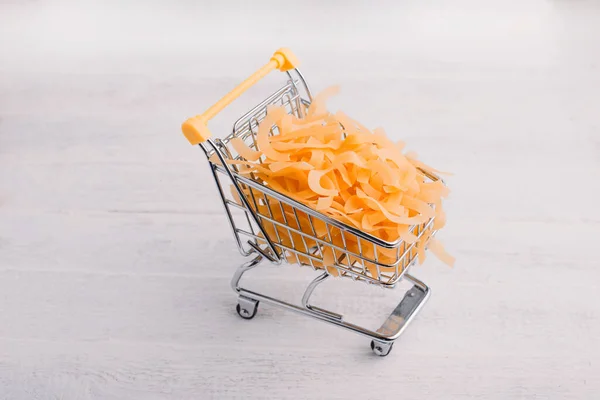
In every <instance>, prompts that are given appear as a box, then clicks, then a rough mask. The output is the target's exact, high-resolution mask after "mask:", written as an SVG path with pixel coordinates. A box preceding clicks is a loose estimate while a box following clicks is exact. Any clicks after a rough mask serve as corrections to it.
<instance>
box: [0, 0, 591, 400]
mask: <svg viewBox="0 0 600 400" xmlns="http://www.w3.org/2000/svg"><path fill="white" fill-rule="evenodd" d="M172 3H173V4H167V2H164V3H162V5H160V4H157V3H152V4H147V5H145V3H143V2H139V3H137V4H136V3H134V2H129V3H124V4H123V5H121V6H119V5H118V4H117V3H114V4H112V3H103V5H99V4H96V5H94V4H87V3H82V2H78V3H73V4H65V3H54V2H47V3H44V2H41V3H40V2H3V3H1V5H0V398H2V399H144V400H153V399H209V398H216V399H226V398H244V399H246V398H256V399H265V398H272V399H303V398H331V399H350V398H361V399H363V398H364V399H367V398H369V399H370V398H372V399H388V398H389V399H399V398H400V399H418V398H425V399H502V400H505V399H594V398H597V396H598V392H599V391H600V347H599V346H598V339H599V338H600V305H599V301H600V299H599V297H598V292H599V289H600V286H599V285H600V284H599V282H600V262H599V259H598V240H599V239H600V207H598V204H599V203H598V201H599V198H600V122H599V114H598V112H599V109H600V69H599V68H600V52H599V51H598V49H600V7H598V3H597V2H594V1H576V2H575V1H573V2H568V1H548V2H544V1H531V2H493V3H496V4H495V5H494V6H493V7H492V5H491V4H492V3H486V4H488V5H487V6H484V5H482V4H481V2H475V1H459V2H441V1H434V2H426V3H425V2H415V5H404V6H398V5H392V4H388V5H383V4H382V5H380V6H375V5H370V6H366V5H361V4H360V3H359V2H347V3H344V4H342V3H338V2H331V3H325V4H324V3H322V2H317V1H309V2H305V3H302V4H303V7H302V8H300V9H297V10H294V8H297V6H296V4H295V3H285V2H274V1H273V2H260V3H256V4H254V5H253V6H252V8H249V7H250V6H248V5H246V4H245V3H242V2H239V3H238V2H234V3H228V4H229V5H228V6H218V5H216V4H215V2H211V3H206V4H202V3H198V4H194V3H192V2H179V3H175V2H172ZM125 4H127V5H125ZM281 45H288V46H290V47H292V48H293V49H294V50H295V52H296V53H297V55H298V56H299V57H300V59H301V61H302V63H303V72H304V73H305V75H306V76H307V78H308V80H309V82H310V83H311V84H312V86H313V88H314V89H315V90H317V91H318V90H320V89H323V88H325V87H326V86H327V85H329V84H334V83H338V84H341V86H342V89H343V90H342V93H341V95H340V96H339V99H337V100H336V102H335V104H334V106H336V107H340V108H343V109H344V110H346V111H347V112H348V113H349V114H351V115H353V116H354V117H356V118H357V119H359V120H361V121H364V122H365V123H366V124H368V125H369V126H372V127H375V126H378V125H381V126H383V127H384V128H386V130H387V131H388V132H390V134H391V135H393V136H394V137H395V138H402V139H404V140H406V141H407V142H408V144H409V147H410V148H411V149H413V150H416V151H417V152H418V153H419V154H420V155H421V157H422V158H423V159H424V160H425V161H428V162H430V163H433V164H435V165H436V166H438V167H439V168H441V169H443V170H448V171H452V172H454V174H455V175H454V176H452V177H450V178H449V179H448V183H449V184H450V186H451V188H452V189H453V193H452V196H451V199H450V201H449V202H448V216H449V221H450V222H449V224H448V226H447V229H445V231H444V232H442V233H441V234H440V238H441V239H442V240H443V241H444V243H445V244H446V246H447V248H448V249H449V250H450V251H451V252H452V253H453V254H454V255H455V256H456V257H457V259H458V262H457V265H456V267H455V268H454V269H449V268H447V267H445V266H444V265H442V264H441V263H439V262H438V261H436V260H435V259H433V258H429V259H428V261H427V263H426V264H425V265H424V266H421V267H417V268H415V269H414V271H413V272H414V274H415V275H416V276H418V277H420V278H422V279H423V280H424V281H426V282H427V283H428V284H429V285H430V286H431V287H432V290H433V295H432V298H431V300H430V302H429V303H428V304H427V306H426V307H425V308H424V310H423V312H422V313H421V314H420V315H419V316H418V318H417V319H416V321H415V323H414V324H413V325H412V326H411V327H410V328H409V329H408V330H407V332H406V334H405V335H404V336H402V338H401V340H400V341H399V342H398V343H396V346H395V348H394V351H393V352H392V354H391V355H390V356H389V357H387V358H383V359H380V358H377V357H375V356H373V355H372V353H371V351H370V349H369V347H368V345H369V343H368V340H365V339H364V338H362V337H359V336H355V335H353V334H351V333H347V332H344V331H341V330H340V329H336V328H335V327H331V326H328V325H325V324H322V323H319V322H316V321H313V320H308V319H306V318H304V317H301V316H298V315H295V314H292V313H289V312H285V311H283V310H281V309H278V308H272V307H268V306H266V305H265V306H262V305H261V308H260V310H259V314H258V316H257V317H256V318H255V319H254V320H252V321H245V320H241V319H240V318H239V317H238V316H237V315H236V313H235V311H234V306H235V304H236V298H235V296H234V294H233V292H231V290H230V288H229V279H230V277H231V275H232V274H233V272H234V270H235V268H236V267H237V265H239V264H240V263H241V262H243V259H242V258H241V257H240V256H239V254H238V253H237V252H236V250H235V248H234V242H233V240H232V238H231V237H230V232H229V228H228V226H227V225H226V221H225V217H224V215H223V211H222V208H221V205H220V204H219V202H218V199H217V195H216V193H215V188H214V185H213V183H212V182H211V181H210V176H209V175H208V169H207V167H206V163H205V160H204V159H203V155H202V154H201V152H200V151H199V150H198V149H196V148H192V147H191V146H189V145H188V144H187V143H186V141H185V140H184V138H183V136H182V135H181V133H180V132H179V125H180V123H181V122H182V121H183V120H184V119H185V118H187V117H188V116H190V115H194V114H197V113H200V112H201V111H203V110H204V109H205V108H206V107H208V106H209V105H210V104H212V102H214V101H216V100H217V99H218V97H220V96H221V95H222V94H224V93H225V92H226V91H228V90H229V89H231V88H232V87H233V86H234V85H235V84H236V83H237V82H239V81H241V80H242V79H243V78H245V77H246V76H247V75H248V74H249V73H251V72H252V71H253V70H254V69H255V68H257V67H258V66H260V65H262V64H263V63H264V62H265V61H266V60H267V58H268V57H269V56H270V54H271V52H272V51H273V50H274V49H275V48H277V47H279V46H281ZM273 79H274V81H275V82H278V79H277V77H275V78H273ZM265 85H267V89H266V90H265V88H256V89H255V90H252V91H251V92H249V93H248V96H246V97H245V98H243V99H240V101H239V103H236V105H235V106H233V107H232V109H230V110H228V111H227V112H225V113H224V115H223V116H222V117H219V118H218V119H216V120H215V121H214V123H213V124H212V128H213V131H214V132H216V133H217V134H218V135H222V134H224V133H225V132H227V131H228V130H229V129H230V126H231V123H232V121H233V120H234V118H235V117H236V116H237V115H239V114H240V113H241V112H242V111H244V110H245V109H248V108H250V107H251V106H252V105H254V104H256V102H257V101H258V100H260V99H261V98H262V97H265V96H266V94H267V93H268V85H269V83H265ZM312 276H313V273H312V272H311V271H308V270H305V269H299V268H296V267H289V266H288V267H283V268H281V269H279V270H278V269H274V268H265V269H264V271H262V272H260V271H257V272H256V275H255V276H254V277H253V278H250V279H249V280H248V285H249V286H252V287H255V288H259V289H264V290H265V291H267V292H268V293H271V294H273V295H276V296H281V297H284V298H288V299H290V300H295V299H298V298H299V296H300V295H301V293H302V290H303V287H304V285H305V284H306V283H307V282H308V281H309V280H310V279H311V277H312ZM261 278H262V279H261ZM400 297H401V293H400V292H399V291H383V290H379V289H373V288H369V287H366V285H360V284H356V283H353V282H342V281H335V282H328V283H326V284H324V285H323V287H322V288H319V291H318V292H317V293H316V294H315V301H317V302H319V303H320V304H322V305H324V306H327V307H332V308H336V309H338V310H341V311H342V312H343V313H344V314H347V315H348V316H349V318H351V317H355V318H356V320H357V321H359V322H360V321H364V322H366V323H369V322H370V323H371V324H372V326H374V327H376V326H377V322H379V321H381V320H382V318H384V317H385V315H386V313H387V312H389V311H390V310H391V308H393V307H394V305H395V304H396V303H397V301H398V300H399V299H400Z"/></svg>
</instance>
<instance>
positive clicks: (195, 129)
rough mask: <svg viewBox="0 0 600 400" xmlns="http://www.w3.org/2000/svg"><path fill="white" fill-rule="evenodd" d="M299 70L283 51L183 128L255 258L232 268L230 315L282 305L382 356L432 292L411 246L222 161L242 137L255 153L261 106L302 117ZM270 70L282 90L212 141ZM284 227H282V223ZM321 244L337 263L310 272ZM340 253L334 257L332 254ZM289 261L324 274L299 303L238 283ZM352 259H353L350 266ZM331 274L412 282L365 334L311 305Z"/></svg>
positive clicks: (305, 99) (243, 249)
mask: <svg viewBox="0 0 600 400" xmlns="http://www.w3.org/2000/svg"><path fill="white" fill-rule="evenodd" d="M297 64H298V62H297V60H296V58H295V57H294V55H293V54H292V53H291V52H290V51H289V50H287V49H280V50H278V51H277V52H275V54H274V55H273V57H272V58H271V60H270V61H269V63H267V64H266V65H265V66H263V67H262V68H261V69H259V70H258V71H257V72H256V73H255V74H253V75H252V76H250V77H249V78H248V79H246V80H245V81H244V82H243V83H242V84H241V85H240V86H238V87H237V88H235V89H234V90H233V91H232V92H230V93H229V94H227V95H226V96H225V97H223V98H222V99H221V100H220V101H219V102H217V103H216V104H215V105H213V106H212V107H211V108H209V109H208V110H207V111H206V112H205V113H204V114H202V115H199V116H196V117H193V118H190V119H188V120H187V121H186V122H184V124H183V126H182V130H183V132H184V134H185V136H186V137H187V139H188V140H189V141H190V143H192V144H194V145H199V146H200V147H201V148H202V150H203V151H204V153H205V155H206V158H207V160H208V163H209V166H210V170H211V172H212V175H213V178H214V181H215V183H216V186H217V189H218V192H219V195H220V197H221V200H222V202H223V205H224V208H225V213H226V215H227V217H228V220H229V223H230V226H231V229H232V232H233V234H234V238H235V240H236V243H237V246H238V249H239V251H240V253H241V254H242V255H243V256H245V257H253V259H252V260H250V261H248V262H246V263H244V264H242V265H241V266H240V267H239V268H238V269H237V271H236V272H235V274H234V276H233V278H232V280H231V287H232V289H233V290H234V291H235V292H236V293H237V294H238V304H237V306H236V310H237V312H238V314H239V315H240V316H241V317H242V318H245V319H251V318H253V317H254V316H255V315H256V312H257V309H258V305H259V302H261V301H262V302H264V303H268V304H272V305H276V306H280V307H283V308H285V309H288V310H291V311H295V312H297V313H300V314H303V315H305V316H309V317H312V318H315V319H317V320H320V321H323V322H328V323H330V324H333V325H337V326H339V327H342V328H345V329H347V330H350V331H353V332H356V333H358V334H361V335H363V336H366V337H368V338H370V339H371V349H372V350H373V352H374V353H375V354H377V355H379V356H386V355H388V354H389V352H390V351H391V349H392V345H393V343H394V341H395V340H396V339H398V337H399V336H400V335H401V334H402V333H403V332H404V330H405V329H406V327H407V326H408V325H409V324H410V322H412V320H413V319H414V317H415V316H416V315H417V314H418V312H419V311H420V310H421V309H422V307H423V305H424V304H425V302H426V301H427V300H428V298H429V296H430V294H431V290H430V289H429V287H428V286H427V285H426V284H425V283H423V282H422V281H420V280H419V279H417V278H415V277H414V276H413V275H411V274H409V269H410V267H411V266H412V265H413V264H414V263H415V261H416V258H417V257H416V248H415V245H414V244H412V245H409V244H407V243H403V241H402V240H400V239H399V240H397V241H394V242H388V241H385V240H382V239H379V238H377V237H373V236H372V235H369V234H367V233H365V232H362V231H360V230H358V229H356V228H354V227H351V226H349V225H346V224H344V223H342V222H340V221H337V220H335V219H333V218H330V217H329V216H327V215H324V214H322V213H319V212H318V211H316V210H313V209H311V208H310V207H307V206H306V205H304V204H302V203H299V202H297V201H295V200H294V199H291V198H289V197H287V196H285V195H284V194H282V193H279V192H277V191H275V190H273V189H272V188H270V187H268V186H266V185H264V184H262V183H261V182H259V181H257V180H255V179H253V178H252V176H250V177H249V176H247V175H246V174H241V173H240V171H238V169H237V167H236V166H235V165H230V164H229V163H228V160H231V159H236V158H238V159H239V156H237V157H236V156H235V155H234V154H233V153H232V150H231V149H230V147H229V146H228V144H229V142H230V141H231V140H232V139H233V138H234V137H235V138H242V139H243V140H245V141H248V142H249V145H250V146H251V147H256V141H255V137H253V135H255V132H253V129H256V128H257V127H258V124H259V123H260V121H261V120H262V119H263V118H264V117H265V116H266V108H267V106H269V105H272V104H279V105H282V106H287V107H288V112H290V113H293V114H296V116H298V117H301V116H302V112H303V110H305V107H306V106H308V105H309V104H310V102H311V101H312V94H311V91H310V88H309V86H308V84H307V82H306V80H305V79H304V77H303V75H302V74H301V73H300V71H299V70H298V68H296V65H297ZM275 69H279V70H280V71H282V72H286V74H287V76H288V80H287V82H286V84H285V85H284V86H283V87H282V88H280V89H279V90H277V91H275V92H274V93H273V94H271V95H270V96H269V97H267V98H266V99H265V100H264V101H262V102H261V103H259V104H258V105H257V106H255V107H254V108H252V109H251V110H250V111H248V112H247V113H246V114H244V115H242V116H241V117H240V118H239V119H238V120H237V121H236V122H235V123H234V126H233V130H232V133H231V134H230V135H228V136H227V137H225V138H223V139H212V138H211V133H210V131H209V130H208V127H207V123H208V121H209V120H210V119H211V118H213V117H214V116H215V115H216V114H218V113H219V112H220V111H221V110H222V109H223V108H225V107H226V106H227V105H228V104H230V103H231V102H232V101H233V100H235V99H236V98H237V97H239V96H240V95H241V94H242V93H243V92H245V91H246V90H247V89H248V88H250V87H251V86H252V85H254V84H255V83H257V82H258V81H259V80H260V79H262V78H263V77H265V76H266V75H267V74H268V73H270V72H271V71H273V70H275ZM420 173H422V174H423V175H424V176H425V177H427V178H428V179H430V180H432V181H435V180H438V179H440V178H439V177H437V176H436V175H433V174H431V173H429V172H427V171H423V170H420ZM223 180H224V181H225V182H227V183H229V184H230V185H231V187H232V195H233V199H232V198H231V196H228V195H227V192H226V190H225V188H224V184H223V182H224V181H223ZM249 194H250V195H251V196H249ZM255 194H256V196H255ZM259 195H260V196H262V198H260V197H259ZM257 197H259V198H258V200H259V202H260V201H263V203H266V204H267V206H268V212H269V214H266V213H264V212H263V213H261V212H260V211H259V206H258V203H257V200H256V198H257ZM263 198H264V200H263ZM271 202H275V204H278V205H279V207H281V215H283V217H284V218H286V217H285V215H286V211H287V209H286V208H285V207H290V209H291V210H292V211H293V215H294V216H295V221H296V222H297V229H294V227H293V226H292V225H293V221H290V223H288V224H287V225H284V226H279V225H283V224H281V223H280V221H277V219H276V218H275V217H274V214H273V211H272V209H271V206H270V204H271ZM277 202H278V203H277ZM299 213H304V214H305V215H306V216H308V220H309V221H311V222H310V225H311V226H312V230H313V232H315V228H314V225H313V222H312V221H313V219H312V218H314V219H315V220H316V219H317V218H318V219H319V220H320V221H323V222H324V223H325V226H326V227H327V236H328V238H329V242H328V241H323V240H319V239H317V238H316V236H311V235H310V234H306V232H304V231H302V229H301V222H300V220H299V219H298V214H299ZM304 214H303V215H304ZM285 221H286V222H288V220H287V218H286V219H285ZM433 222H434V219H433V218H431V219H430V220H428V221H427V222H426V223H424V224H422V225H419V226H415V227H413V228H414V230H413V232H414V233H415V234H416V235H417V236H418V237H421V236H422V235H423V234H425V232H429V233H430V234H431V235H432V236H433V235H434V234H435V230H434V229H433V226H434V225H433ZM240 224H244V225H245V227H246V228H245V229H244V228H240ZM266 224H272V225H273V227H274V228H275V230H274V232H275V234H276V237H275V236H274V235H272V234H269V233H268V232H267V229H265V225H266ZM280 229H283V230H284V231H285V230H287V232H288V233H289V235H290V238H292V237H293V235H294V234H295V235H296V237H301V238H302V242H304V249H305V250H304V251H298V247H297V246H293V247H290V246H289V245H288V246H286V245H285V244H284V241H283V240H282V239H281V238H280V235H279V233H278V232H279V230H280ZM334 229H338V230H339V232H341V238H342V240H343V245H340V244H337V245H336V244H334V243H333V240H332V237H333V234H332V230H334ZM411 229H412V228H411ZM298 235H301V236H298ZM346 235H348V236H346ZM349 238H355V239H356V240H358V244H359V248H360V246H361V245H360V244H361V243H363V247H364V246H365V243H366V244H369V245H371V244H372V246H373V249H374V250H373V256H371V257H369V256H367V255H366V251H365V254H363V250H360V254H356V253H350V252H349V250H348V247H347V246H346V240H349ZM305 239H306V240H305ZM307 240H313V241H314V243H315V246H312V247H310V249H309V245H307ZM292 243H293V238H292ZM311 243H312V242H311ZM326 246H331V248H332V249H333V253H334V254H335V255H336V258H335V260H336V262H335V264H334V265H332V266H331V268H330V267H329V266H327V267H321V268H319V267H318V266H316V265H318V264H317V261H318V260H320V261H323V257H322V256H321V258H319V255H320V254H321V255H322V252H323V249H324V248H325V247H326ZM378 247H379V248H381V249H388V250H390V249H392V250H393V249H396V254H397V259H396V262H395V263H392V264H391V265H388V264H382V263H381V262H379V261H378V259H377V253H378V250H377V249H378ZM336 250H337V253H336ZM338 254H340V255H339V256H338ZM294 257H295V260H296V261H297V263H298V264H303V265H310V266H312V267H313V269H315V270H317V269H318V270H321V271H323V272H322V273H321V274H319V275H318V276H317V277H316V278H314V279H313V280H312V282H310V283H309V285H308V286H307V288H306V290H305V291H304V294H303V296H302V299H301V301H300V304H299V305H297V304H291V303H289V302H286V301H283V300H280V299H277V298H274V297H271V296H267V295H265V294H262V293H258V292H255V291H252V290H249V289H247V288H244V287H242V286H241V285H240V281H241V279H242V277H243V276H244V274H245V273H246V272H248V271H250V270H251V269H253V268H255V267H256V266H258V265H260V264H261V262H263V261H268V262H269V263H273V264H282V263H283V262H289V261H290V258H292V260H293V259H294ZM301 260H304V261H301ZM351 260H355V261H352V262H351ZM367 265H368V266H371V269H369V270H367V267H366V266H367ZM332 268H333V269H332ZM386 271H387V272H386ZM333 272H335V275H337V276H342V277H349V278H352V279H353V280H360V281H363V282H366V283H368V284H373V285H377V286H380V287H383V288H394V287H396V286H397V284H398V283H399V282H400V281H402V280H405V281H407V282H409V283H411V284H412V288H410V289H409V290H408V291H407V292H406V293H405V294H404V296H403V298H402V300H401V301H400V303H399V304H398V305H397V306H396V307H395V308H394V310H393V311H392V312H391V314H390V315H389V316H388V317H387V319H386V320H385V321H384V322H383V324H382V325H381V326H380V327H379V328H378V329H376V330H371V329H368V328H365V327H362V326H359V325H355V324H353V323H350V322H347V321H345V320H344V317H343V315H341V314H338V313H336V312H333V311H330V310H327V309H324V308H321V307H318V306H315V305H313V304H311V302H310V298H311V296H312V294H313V292H314V290H315V289H316V287H317V286H318V285H320V284H321V283H323V282H324V281H326V280H327V279H328V278H330V277H331V276H332V273H333Z"/></svg>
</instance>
